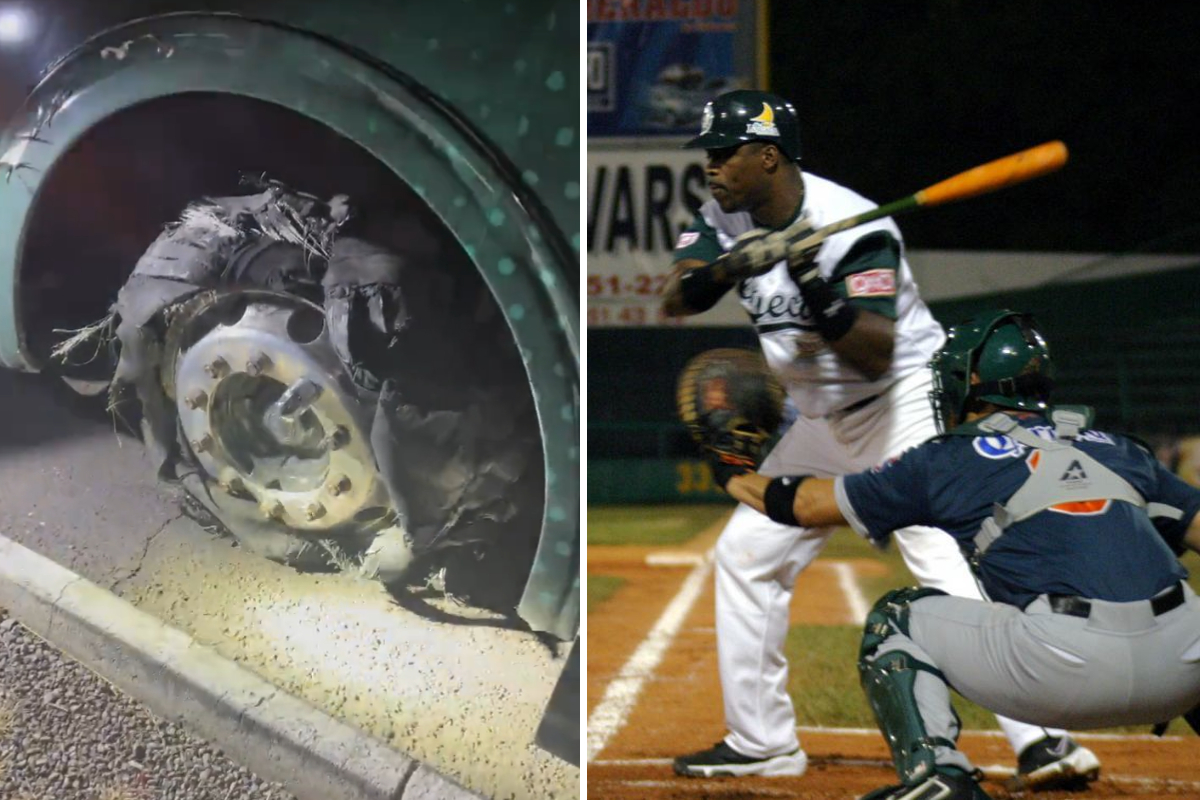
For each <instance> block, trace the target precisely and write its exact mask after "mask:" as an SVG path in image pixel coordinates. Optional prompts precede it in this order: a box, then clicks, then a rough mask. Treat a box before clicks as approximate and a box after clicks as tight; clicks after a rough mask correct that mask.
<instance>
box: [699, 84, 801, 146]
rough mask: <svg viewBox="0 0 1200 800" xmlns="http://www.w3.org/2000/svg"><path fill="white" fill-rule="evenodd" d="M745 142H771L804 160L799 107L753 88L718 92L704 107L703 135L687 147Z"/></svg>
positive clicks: (732, 144)
mask: <svg viewBox="0 0 1200 800" xmlns="http://www.w3.org/2000/svg"><path fill="white" fill-rule="evenodd" d="M745 142H770V143H771V144H773V145H775V146H776V147H778V148H779V149H780V151H781V152H782V153H783V154H784V155H785V156H787V157H788V159H790V160H791V161H799V160H800V123H799V122H798V121H797V119H796V109H795V108H793V107H792V104H791V103H789V102H788V101H787V100H784V99H783V98H782V97H778V96H777V95H773V94H770V93H768V92H759V91H756V90H753V89H738V90H736V91H732V92H726V93H725V94H722V95H718V96H717V97H716V98H715V99H713V100H710V101H708V103H707V104H706V105H705V106H704V116H703V117H702V118H701V121H700V135H699V136H697V137H695V138H694V139H691V140H690V141H688V142H687V143H686V144H685V145H684V147H685V148H703V149H705V150H719V149H721V148H725V147H734V146H736V145H739V144H744V143H745Z"/></svg>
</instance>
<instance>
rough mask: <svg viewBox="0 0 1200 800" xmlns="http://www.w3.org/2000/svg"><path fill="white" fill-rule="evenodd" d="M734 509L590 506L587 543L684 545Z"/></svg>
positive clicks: (720, 505)
mask: <svg viewBox="0 0 1200 800" xmlns="http://www.w3.org/2000/svg"><path fill="white" fill-rule="evenodd" d="M732 509H733V505H732V503H730V504H728V505H726V504H723V503H706V504H702V505H663V506H595V507H591V506H589V507H588V510H587V543H588V544H589V545H592V544H644V545H664V546H669V545H678V544H683V543H684V542H686V541H687V540H689V539H691V538H692V537H693V536H695V535H696V534H698V533H700V532H701V531H702V530H704V529H705V528H707V527H708V526H710V525H712V524H713V523H714V522H716V521H717V520H719V519H721V518H722V517H724V516H725V515H726V514H728V513H729V512H730V511H731V510H732Z"/></svg>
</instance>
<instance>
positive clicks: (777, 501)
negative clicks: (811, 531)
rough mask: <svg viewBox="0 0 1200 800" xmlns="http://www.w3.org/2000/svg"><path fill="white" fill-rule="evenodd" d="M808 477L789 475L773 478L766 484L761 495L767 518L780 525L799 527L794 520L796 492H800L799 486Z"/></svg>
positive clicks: (797, 522) (798, 523)
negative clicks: (764, 490)
mask: <svg viewBox="0 0 1200 800" xmlns="http://www.w3.org/2000/svg"><path fill="white" fill-rule="evenodd" d="M809 477H811V476H809V475H789V476H788V477H785V478H775V479H774V480H772V481H771V482H770V483H768V484H767V491H766V492H764V493H763V508H764V510H765V511H766V512H767V516H768V517H770V518H771V519H773V520H774V521H775V522H778V523H779V524H781V525H792V526H795V527H799V525H800V521H799V520H798V519H796V511H795V504H796V492H798V491H800V484H802V483H804V481H805V480H807V479H808V478H809Z"/></svg>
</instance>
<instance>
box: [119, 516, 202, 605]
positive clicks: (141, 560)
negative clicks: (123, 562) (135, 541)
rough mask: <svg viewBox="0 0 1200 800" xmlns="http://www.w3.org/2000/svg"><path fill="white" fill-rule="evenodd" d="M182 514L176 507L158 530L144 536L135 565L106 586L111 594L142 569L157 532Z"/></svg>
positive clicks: (168, 525) (163, 529) (177, 519)
mask: <svg viewBox="0 0 1200 800" xmlns="http://www.w3.org/2000/svg"><path fill="white" fill-rule="evenodd" d="M184 516H185V512H184V510H183V509H182V508H180V509H178V510H177V511H176V512H175V514H174V515H173V516H171V517H170V518H169V519H167V521H166V522H164V523H163V524H162V525H160V526H159V528H158V530H156V531H155V532H154V533H152V534H150V536H148V537H147V538H146V543H145V545H143V546H142V554H141V555H140V556H138V559H137V565H136V566H134V568H133V569H131V570H130V571H129V572H128V574H126V575H122V576H121V577H119V578H117V579H116V580H115V581H113V583H112V584H111V585H110V586H109V587H108V590H109V591H110V592H112V593H113V594H117V587H118V586H120V585H121V584H122V583H124V582H125V581H128V580H131V579H133V578H135V577H137V575H138V573H140V572H141V571H142V565H143V564H144V563H145V562H146V556H147V555H148V554H149V553H150V545H152V544H153V543H154V540H155V539H157V538H158V536H159V534H161V533H162V532H163V531H165V530H166V529H167V528H169V527H171V525H172V524H174V523H175V522H178V521H179V520H181V519H183V517H184Z"/></svg>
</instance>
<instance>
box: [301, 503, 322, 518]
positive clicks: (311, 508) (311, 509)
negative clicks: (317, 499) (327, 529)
mask: <svg viewBox="0 0 1200 800" xmlns="http://www.w3.org/2000/svg"><path fill="white" fill-rule="evenodd" d="M304 516H305V518H306V519H307V520H308V521H309V522H312V521H313V520H314V519H317V518H318V517H323V516H325V506H323V505H321V504H320V503H309V504H308V505H307V506H305V507H304Z"/></svg>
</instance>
